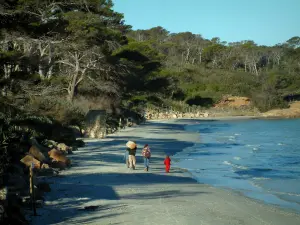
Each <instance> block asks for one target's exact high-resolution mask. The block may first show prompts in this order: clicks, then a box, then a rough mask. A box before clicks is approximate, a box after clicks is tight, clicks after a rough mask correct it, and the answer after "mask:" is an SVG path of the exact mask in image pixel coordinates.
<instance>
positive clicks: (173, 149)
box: [33, 117, 300, 225]
mask: <svg viewBox="0 0 300 225" xmlns="http://www.w3.org/2000/svg"><path fill="white" fill-rule="evenodd" d="M238 118H239V119H240V118H241V119H246V118H245V117H233V118H232V119H238ZM247 118H248V119H251V118H253V117H247ZM205 119H217V118H205ZM219 119H225V118H223V117H222V118H218V120H219ZM226 119H228V117H226ZM188 120H189V119H182V120H181V119H179V120H156V121H149V122H147V123H146V124H144V125H141V126H137V127H130V128H126V129H124V130H122V131H120V132H118V133H115V134H113V135H109V136H108V137H107V138H106V139H102V140H92V139H90V140H89V139H86V140H85V141H86V143H87V146H86V147H84V148H81V149H79V151H77V152H76V153H75V154H74V155H73V156H72V161H73V162H74V166H73V167H72V169H70V170H67V171H64V172H63V173H62V175H61V178H53V180H51V182H52V185H51V188H52V192H51V193H49V195H47V196H46V206H45V207H44V208H43V209H40V210H39V212H38V213H39V214H40V215H42V216H40V217H35V218H34V220H33V224H37V225H38V224H45V225H47V224H77V223H83V224H84V223H86V224H133V225H135V224H170V223H172V224H195V225H196V224H197V225H198V224H203V225H210V224H211V225H217V224H225V225H226V224H236V225H243V224H245V225H246V224H247V225H248V224H249V225H260V224H261V225H262V224H274V225H282V224H289V225H298V224H300V215H299V214H297V213H293V212H292V211H288V210H282V209H280V208H277V207H274V206H271V205H265V204H263V203H260V202H258V201H255V200H252V199H249V198H247V197H244V196H241V195H239V194H238V193H236V192H233V191H229V190H225V189H219V188H214V187H212V186H209V185H206V184H199V183H197V182H196V181H195V180H194V179H192V177H191V175H190V174H189V173H187V172H186V171H185V170H183V169H180V168H174V167H172V169H171V173H170V174H165V172H164V167H163V158H164V155H165V154H166V153H167V154H170V155H173V154H176V153H178V152H180V151H182V150H183V149H184V148H187V147H191V146H193V144H194V143H196V142H199V134H198V133H191V132H188V131H185V130H184V129H183V126H184V125H185V124H187V123H189V122H188ZM191 122H192V120H191ZM129 139H130V140H134V141H136V142H137V144H138V153H137V160H138V163H137V170H134V171H133V170H129V169H127V168H126V166H125V163H124V159H123V155H124V145H125V143H126V141H127V140H129ZM146 143H147V144H149V145H150V147H151V149H152V158H151V164H150V171H149V172H148V173H147V172H144V171H143V164H142V158H141V156H140V150H141V147H142V146H143V145H144V144H146ZM145 212H146V213H145Z"/></svg>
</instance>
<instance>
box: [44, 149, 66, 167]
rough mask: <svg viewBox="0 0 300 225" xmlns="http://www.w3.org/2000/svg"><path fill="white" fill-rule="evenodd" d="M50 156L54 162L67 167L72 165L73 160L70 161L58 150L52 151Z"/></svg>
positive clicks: (49, 153)
mask: <svg viewBox="0 0 300 225" xmlns="http://www.w3.org/2000/svg"><path fill="white" fill-rule="evenodd" d="M48 155H49V157H50V158H51V159H53V160H54V161H57V162H63V163H64V164H66V166H70V165H71V160H70V159H68V158H67V157H66V156H65V155H63V154H62V153H61V152H60V151H58V150H56V149H52V150H51V151H49V152H48ZM51 166H53V163H52V164H51Z"/></svg>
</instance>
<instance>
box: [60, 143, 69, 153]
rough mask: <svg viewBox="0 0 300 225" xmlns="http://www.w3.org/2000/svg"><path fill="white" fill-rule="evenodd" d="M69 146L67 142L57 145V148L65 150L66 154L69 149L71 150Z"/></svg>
mask: <svg viewBox="0 0 300 225" xmlns="http://www.w3.org/2000/svg"><path fill="white" fill-rule="evenodd" d="M69 148H70V147H69V146H67V145H66V144H64V143H59V144H58V145H57V149H58V150H61V151H63V152H65V153H66V154H67V153H68V150H69Z"/></svg>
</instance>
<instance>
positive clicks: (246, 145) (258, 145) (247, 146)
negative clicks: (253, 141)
mask: <svg viewBox="0 0 300 225" xmlns="http://www.w3.org/2000/svg"><path fill="white" fill-rule="evenodd" d="M246 147H260V145H249V144H248V145H246Z"/></svg>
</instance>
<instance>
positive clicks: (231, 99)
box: [214, 96, 251, 108]
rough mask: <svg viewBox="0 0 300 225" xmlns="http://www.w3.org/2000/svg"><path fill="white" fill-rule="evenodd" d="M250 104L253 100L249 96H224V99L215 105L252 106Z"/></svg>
mask: <svg viewBox="0 0 300 225" xmlns="http://www.w3.org/2000/svg"><path fill="white" fill-rule="evenodd" d="M250 104H251V101H250V98H248V97H240V96H224V97H223V99H222V100H221V101H220V102H218V103H217V104H216V105H215V106H214V108H226V107H231V108H240V107H245V106H250Z"/></svg>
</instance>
